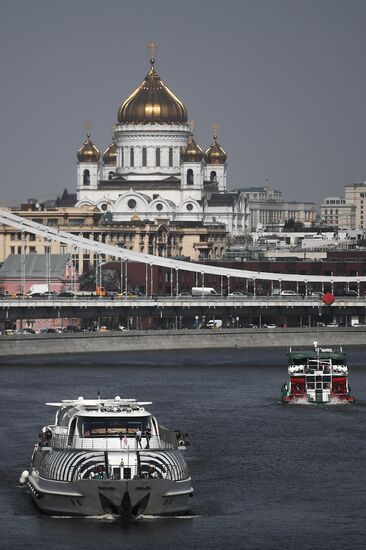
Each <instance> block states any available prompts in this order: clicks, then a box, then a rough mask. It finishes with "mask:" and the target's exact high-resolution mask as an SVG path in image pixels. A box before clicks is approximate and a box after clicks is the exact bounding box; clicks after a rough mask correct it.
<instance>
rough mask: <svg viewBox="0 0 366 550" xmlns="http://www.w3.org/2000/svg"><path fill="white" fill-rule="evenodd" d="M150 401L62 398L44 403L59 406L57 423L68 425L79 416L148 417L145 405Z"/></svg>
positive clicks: (117, 398) (116, 398)
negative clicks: (58, 400)
mask: <svg viewBox="0 0 366 550" xmlns="http://www.w3.org/2000/svg"><path fill="white" fill-rule="evenodd" d="M151 404H152V403H151V401H136V400H135V399H121V398H120V397H118V396H117V397H115V398H114V399H84V398H82V397H79V398H78V399H77V400H63V401H60V402H57V403H46V405H50V406H51V407H59V410H58V411H57V414H56V423H57V424H58V425H64V426H65V425H68V423H69V421H70V419H71V418H73V417H75V416H81V417H96V416H98V417H127V418H128V417H148V416H151V414H150V413H149V412H148V411H146V409H145V405H151Z"/></svg>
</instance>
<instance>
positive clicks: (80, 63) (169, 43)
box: [0, 0, 366, 205]
mask: <svg viewBox="0 0 366 550" xmlns="http://www.w3.org/2000/svg"><path fill="white" fill-rule="evenodd" d="M365 24H366V2H365V1H364V0H220V1H218V0H185V1H184V2H182V1H179V0H154V1H153V0H149V1H148V0H103V1H100V0H62V1H57V2H56V1H55V0H31V1H30V0H3V2H2V8H1V18H0V75H1V86H0V178H1V179H0V181H1V185H0V203H1V204H9V205H12V204H14V205H15V204H19V203H20V202H25V201H27V200H28V199H29V198H38V199H39V200H46V199H51V198H54V197H56V196H57V195H59V194H61V193H62V191H63V189H65V188H66V189H68V191H69V192H75V191H76V150H77V149H78V148H79V147H80V145H81V144H82V143H83V141H84V139H85V123H86V122H87V121H90V122H91V123H92V140H93V141H94V143H95V144H96V145H97V147H98V148H99V149H101V150H102V151H103V150H104V149H105V148H106V147H107V146H108V145H109V143H110V142H111V133H112V125H113V124H114V123H115V121H116V117H117V111H118V107H119V105H120V104H121V103H122V101H123V100H124V99H125V98H126V97H127V96H128V95H129V94H130V93H131V91H133V90H134V89H135V88H136V86H137V85H138V84H139V83H140V82H141V81H142V80H143V79H144V77H145V75H146V73H147V71H148V68H149V63H148V59H149V55H148V50H147V47H146V45H147V43H148V42H149V41H150V40H152V39H153V40H155V41H156V42H157V43H158V49H157V53H156V60H157V61H156V70H157V72H158V74H159V75H160V77H161V78H162V80H163V81H164V82H165V83H166V84H167V85H168V86H169V88H170V89H171V90H172V91H173V92H174V93H175V94H176V95H177V96H178V97H179V98H180V99H181V100H182V101H183V103H184V104H185V106H186V107H187V110H188V116H189V118H190V119H193V120H194V121H195V124H196V129H195V137H196V140H197V142H198V143H199V144H200V145H201V147H202V148H204V149H206V148H207V147H208V146H209V144H210V142H211V136H212V124H213V123H218V124H219V125H220V127H219V130H218V141H219V143H220V144H221V146H222V147H223V148H224V149H225V151H226V152H227V154H228V188H229V189H235V188H239V187H240V188H242V187H251V186H263V185H269V186H272V187H274V188H275V189H279V190H280V191H282V192H283V194H284V197H285V198H286V199H287V200H298V201H311V202H312V201H314V202H317V203H320V202H321V200H322V199H323V198H324V197H325V196H334V195H336V196H339V195H343V193H344V185H346V184H347V183H352V182H359V181H365V180H366V155H365V152H366V136H365V127H366V107H365V98H366V71H365V52H366V33H365Z"/></svg>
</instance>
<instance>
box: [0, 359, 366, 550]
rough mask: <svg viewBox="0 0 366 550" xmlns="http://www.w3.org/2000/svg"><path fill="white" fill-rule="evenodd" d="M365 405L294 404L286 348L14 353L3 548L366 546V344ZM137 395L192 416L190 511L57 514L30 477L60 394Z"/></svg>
mask: <svg viewBox="0 0 366 550" xmlns="http://www.w3.org/2000/svg"><path fill="white" fill-rule="evenodd" d="M347 352H348V359H349V365H350V383H351V386H352V391H353V394H354V395H355V397H356V398H357V402H356V403H355V404H353V405H350V404H347V405H332V406H317V405H283V404H280V403H279V399H278V398H279V394H280V388H281V384H282V383H283V382H284V381H285V380H286V378H287V365H286V363H287V358H286V350H285V349H275V350H274V349H265V350H263V351H262V350H249V351H246V350H233V351H231V350H222V351H220V350H219V351H217V350H215V351H212V352H210V351H207V350H205V351H202V352H201V351H187V352H184V351H179V352H175V351H174V352H161V353H160V352H141V353H139V352H130V353H113V354H103V355H102V354H100V355H98V354H93V355H82V356H64V357H61V356H58V357H53V356H52V357H51V356H49V357H42V358H36V357H32V358H30V359H22V358H12V359H9V360H7V359H3V360H2V366H1V368H0V373H1V389H0V392H1V399H0V415H1V423H0V442H1V460H0V510H1V512H0V514H1V515H0V517H1V522H0V548H1V549H3V548H4V549H18V548H19V549H24V548H27V549H33V548H34V549H40V548H41V549H43V548H45V549H46V548H47V549H49V548H52V550H59V549H60V550H61V549H63V550H68V549H78V550H84V549H85V550H93V549H98V550H104V549H106V550H114V549H121V550H130V549H131V550H140V549H146V550H162V549H169V550H175V549H191V548H192V549H197V550H201V549H205V548H208V549H210V548H212V549H216V548H217V549H221V548H227V549H230V550H236V549H249V550H251V549H270V550H277V549H278V550H284V549H285V550H286V549H294V550H305V549H306V550H307V549H308V550H314V549H321V550H325V549H332V550H335V549H342V550H345V549H355V548H364V547H365V541H366V468H365V457H366V430H365V426H366V348H363V349H361V348H358V349H357V348H350V349H348V350H347ZM97 391H100V392H101V394H102V397H103V396H104V397H114V396H115V395H120V396H121V397H128V398H129V397H135V398H137V399H139V400H142V401H144V400H147V401H149V400H151V401H153V405H152V406H150V407H149V409H150V410H151V412H153V413H154V414H155V415H156V416H157V417H158V420H159V421H160V422H161V424H163V425H165V426H168V427H171V428H173V429H177V428H180V429H185V430H187V431H188V432H189V434H190V439H191V446H190V448H189V450H188V451H187V453H186V455H185V457H186V459H187V462H188V465H189V468H190V472H191V476H192V480H193V487H194V489H195V495H194V498H192V499H191V501H190V502H191V512H190V515H188V516H187V517H182V518H179V517H177V518H146V519H142V520H134V521H130V522H121V521H120V520H115V519H113V518H108V517H107V518H104V519H71V518H50V517H47V516H44V515H42V514H41V513H39V512H38V510H37V509H36V507H35V506H34V505H33V503H32V502H31V498H30V496H29V495H28V494H27V493H26V491H25V490H24V489H23V488H21V487H20V486H19V483H18V479H19V475H20V473H21V472H22V470H24V469H25V468H28V467H29V462H30V457H31V454H32V449H33V444H34V443H35V441H36V440H37V435H38V433H39V431H40V428H41V426H43V425H44V424H46V423H51V422H53V415H54V409H51V408H50V407H45V405H44V404H45V402H46V401H57V400H60V399H70V398H77V397H78V396H79V395H83V396H84V397H89V398H95V397H96V394H97Z"/></svg>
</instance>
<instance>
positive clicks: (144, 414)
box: [21, 396, 193, 517]
mask: <svg viewBox="0 0 366 550" xmlns="http://www.w3.org/2000/svg"><path fill="white" fill-rule="evenodd" d="M150 404H151V402H138V401H136V400H135V399H121V398H120V397H119V396H116V397H115V398H114V399H102V398H100V397H98V398H97V399H84V398H82V397H79V398H78V399H77V400H65V401H61V402H59V403H47V405H50V406H54V407H57V408H58V410H57V413H56V419H55V423H54V424H53V425H47V426H45V427H44V428H43V429H42V432H41V433H40V438H39V442H38V443H37V444H36V445H35V448H34V452H33V456H32V464H31V469H30V471H29V472H27V471H25V472H23V474H22V477H21V481H22V482H23V483H24V484H26V485H27V486H28V488H29V489H30V491H31V493H32V496H33V498H34V500H35V502H36V504H37V505H38V506H39V508H40V509H41V510H43V511H44V512H46V513H52V514H73V515H98V514H99V515H104V514H106V513H112V514H118V515H120V516H123V517H129V516H136V515H139V514H142V513H145V514H152V515H153V514H159V515H161V514H176V513H183V512H186V511H187V509H188V500H189V497H190V496H192V494H193V489H192V486H191V479H190V476H189V473H188V468H187V465H186V463H185V460H184V458H183V456H182V454H181V452H180V451H179V449H178V441H177V438H176V435H175V433H174V432H172V431H170V430H168V429H166V428H164V427H162V426H160V425H159V424H158V422H157V420H156V418H155V417H154V416H153V415H152V414H151V413H149V412H148V411H147V410H146V409H145V407H146V405H150Z"/></svg>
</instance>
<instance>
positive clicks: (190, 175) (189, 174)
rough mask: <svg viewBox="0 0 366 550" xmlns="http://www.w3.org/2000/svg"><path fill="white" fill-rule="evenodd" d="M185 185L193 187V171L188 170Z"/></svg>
mask: <svg viewBox="0 0 366 550" xmlns="http://www.w3.org/2000/svg"><path fill="white" fill-rule="evenodd" d="M187 185H193V170H192V168H188V170H187Z"/></svg>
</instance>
